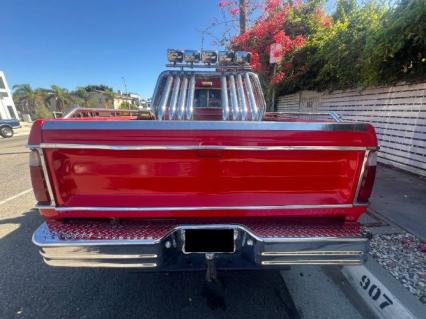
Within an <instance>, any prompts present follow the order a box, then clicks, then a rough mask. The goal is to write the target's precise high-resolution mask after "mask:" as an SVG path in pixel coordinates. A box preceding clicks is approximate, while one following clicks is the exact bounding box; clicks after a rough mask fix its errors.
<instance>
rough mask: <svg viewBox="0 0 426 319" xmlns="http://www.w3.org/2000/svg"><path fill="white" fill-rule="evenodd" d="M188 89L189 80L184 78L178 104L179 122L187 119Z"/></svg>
mask: <svg viewBox="0 0 426 319" xmlns="http://www.w3.org/2000/svg"><path fill="white" fill-rule="evenodd" d="M187 89H188V78H187V77H185V76H184V77H183V79H182V84H181V87H180V95H179V103H178V120H183V119H184V117H185V103H186V91H187Z"/></svg>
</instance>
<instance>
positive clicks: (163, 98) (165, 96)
mask: <svg viewBox="0 0 426 319" xmlns="http://www.w3.org/2000/svg"><path fill="white" fill-rule="evenodd" d="M172 83H173V76H172V75H169V76H168V77H167V82H166V86H165V88H164V93H163V95H162V96H161V100H160V105H159V106H158V112H157V117H158V120H163V119H164V117H165V115H166V112H167V102H168V100H169V96H170V89H171V87H172Z"/></svg>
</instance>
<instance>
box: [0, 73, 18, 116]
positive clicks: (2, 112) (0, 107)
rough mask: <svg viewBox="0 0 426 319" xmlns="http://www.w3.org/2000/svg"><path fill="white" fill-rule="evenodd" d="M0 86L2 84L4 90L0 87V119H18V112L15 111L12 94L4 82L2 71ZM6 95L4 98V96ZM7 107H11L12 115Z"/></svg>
mask: <svg viewBox="0 0 426 319" xmlns="http://www.w3.org/2000/svg"><path fill="white" fill-rule="evenodd" d="M0 78H1V80H0V85H1V84H4V86H5V87H4V88H2V87H1V86H0V117H1V118H2V119H12V118H17V119H19V116H18V112H17V111H16V107H15V103H14V102H13V98H12V92H10V89H9V86H8V84H7V81H6V77H5V75H4V73H3V72H2V71H0ZM5 95H6V96H5ZM8 106H11V107H12V111H11V112H13V113H14V114H11V112H10V111H9V109H8Z"/></svg>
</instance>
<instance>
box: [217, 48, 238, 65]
mask: <svg viewBox="0 0 426 319" xmlns="http://www.w3.org/2000/svg"><path fill="white" fill-rule="evenodd" d="M218 58H219V64H220V65H230V64H232V62H233V61H234V52H232V51H219V55H218Z"/></svg>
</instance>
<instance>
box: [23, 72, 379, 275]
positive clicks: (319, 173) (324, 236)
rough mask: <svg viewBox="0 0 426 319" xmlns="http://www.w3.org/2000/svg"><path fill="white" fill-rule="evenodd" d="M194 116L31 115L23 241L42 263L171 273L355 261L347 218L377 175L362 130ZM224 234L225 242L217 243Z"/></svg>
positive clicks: (361, 249)
mask: <svg viewBox="0 0 426 319" xmlns="http://www.w3.org/2000/svg"><path fill="white" fill-rule="evenodd" d="M203 77H205V75H204V74H203ZM247 78H248V77H247ZM164 81H166V80H164ZM167 81H169V80H167ZM179 81H180V80H179ZM247 81H248V80H247ZM159 82H160V86H161V79H160V81H159ZM170 82H171V83H173V79H172V80H171V81H170ZM188 82H189V83H191V80H189V81H188ZM171 83H170V85H169V87H170V86H171V85H172V84H171ZM195 83H198V82H196V81H195ZM215 83H216V82H215ZM247 83H248V82H246V84H245V85H244V87H247V85H248V84H247ZM163 87H165V88H166V89H167V83H165V84H163ZM177 87H179V83H178V84H177ZM196 88H197V86H195V89H196ZM169 89H170V88H169ZM231 93H232V92H231ZM176 94H178V93H176ZM231 97H232V96H231ZM172 99H173V97H172ZM168 112H169V113H170V112H172V111H170V110H169V111H168ZM193 114H194V115H193V116H194V117H195V118H197V117H198V118H199V119H204V118H205V117H209V116H211V118H212V119H213V120H210V121H200V120H198V121H197V120H182V121H166V120H158V119H157V120H141V119H138V117H137V116H134V115H127V116H126V117H120V116H113V117H109V118H108V117H89V118H69V119H57V120H38V121H36V122H35V123H34V125H33V128H32V131H31V134H30V137H29V142H28V144H29V147H30V148H31V149H32V154H31V161H30V166H31V176H32V181H33V187H34V191H35V195H36V198H37V200H38V204H37V207H38V208H39V210H40V212H41V214H42V215H43V216H44V217H45V218H46V220H47V223H46V224H43V225H42V226H41V227H40V229H39V230H38V231H37V232H36V233H35V235H34V238H33V241H34V243H35V244H36V245H38V246H40V247H41V254H42V255H43V257H44V260H45V261H46V262H47V263H48V264H50V265H53V266H81V267H98V266H99V267H136V268H149V269H163V270H170V269H172V268H174V267H176V268H178V269H182V267H178V266H177V265H180V262H181V259H185V258H192V259H194V258H195V259H197V258H199V256H200V255H203V254H204V255H205V256H206V257H209V258H210V259H211V258H213V257H212V256H216V257H214V258H217V259H218V263H219V264H220V263H221V262H223V261H224V260H225V259H226V258H228V259H229V258H231V259H232V258H234V259H236V256H237V255H238V257H239V260H240V261H241V260H242V261H243V262H242V263H241V262H240V263H239V264H238V266H239V267H243V268H247V267H249V266H256V267H259V266H260V267H268V266H270V267H282V266H284V265H289V264H359V263H360V262H362V261H363V260H364V259H365V258H366V255H365V252H366V243H367V240H366V239H365V238H364V237H363V236H362V235H361V233H360V230H359V226H358V223H357V222H356V221H357V220H358V218H359V216H360V215H361V214H363V213H364V212H365V211H366V209H367V203H368V197H369V195H370V193H371V188H372V184H373V180H374V173H375V151H376V150H377V139H376V135H375V132H374V128H373V127H372V126H371V125H369V124H364V123H343V122H336V121H334V120H312V119H308V120H301V119H295V118H293V117H291V116H289V117H286V116H283V114H277V113H266V114H264V115H263V119H264V120H262V121H241V120H240V121H220V120H219V121H217V117H220V114H221V111H220V110H219V113H218V110H217V108H216V109H215V108H212V109H208V108H207V109H204V110H201V109H199V110H197V109H195V111H194V113H193ZM98 115H99V114H98ZM115 115H116V114H115ZM157 116H158V115H157ZM228 230H229V231H232V232H233V234H234V235H233V238H234V239H233V246H232V245H230V241H228V242H227V243H228V246H229V247H231V246H232V247H233V249H231V248H229V247H228V246H227V244H223V245H222V246H221V244H220V243H219V242H221V241H227V239H224V238H226V236H228V235H229V234H228V235H227V234H226V232H227V231H228ZM197 231H198V232H200V233H197ZM209 231H210V232H211V231H213V233H209ZM215 231H216V232H217V233H214V232H215ZM221 231H222V232H224V233H220V232H221ZM197 236H198V237H197ZM200 236H201V237H200ZM209 236H210V237H211V236H213V238H214V241H215V243H216V242H217V243H219V244H211V242H210V241H209V238H210V237H209ZM191 238H195V239H191ZM200 238H201V240H200ZM206 238H207V239H206ZM230 240H232V239H230ZM200 242H202V243H204V244H205V246H203V245H201V244H200V245H201V247H198V246H197V245H198V243H200ZM209 245H210V246H209ZM215 245H216V246H215ZM212 247H213V248H212ZM214 247H216V248H214ZM217 247H219V248H217ZM227 247H228V248H227ZM170 250H173V254H171V253H170ZM231 256H233V257H231ZM202 258H204V257H202ZM200 265H201V264H200ZM200 265H199V266H200ZM227 265H228V264H227ZM200 267H201V266H200ZM223 267H224V268H229V267H228V266H223Z"/></svg>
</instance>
